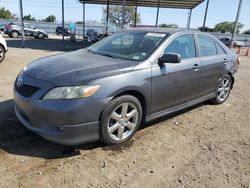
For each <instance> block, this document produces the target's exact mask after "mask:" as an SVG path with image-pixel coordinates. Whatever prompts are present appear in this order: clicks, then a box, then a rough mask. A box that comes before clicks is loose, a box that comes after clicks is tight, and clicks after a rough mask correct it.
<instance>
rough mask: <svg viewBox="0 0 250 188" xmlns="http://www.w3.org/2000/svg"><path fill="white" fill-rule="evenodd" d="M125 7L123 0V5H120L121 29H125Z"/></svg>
mask: <svg viewBox="0 0 250 188" xmlns="http://www.w3.org/2000/svg"><path fill="white" fill-rule="evenodd" d="M125 6H126V0H123V5H122V28H125Z"/></svg>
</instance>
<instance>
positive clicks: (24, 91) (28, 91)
mask: <svg viewBox="0 0 250 188" xmlns="http://www.w3.org/2000/svg"><path fill="white" fill-rule="evenodd" d="M15 89H16V91H17V92H18V93H19V94H21V95H22V96H24V97H26V98H29V97H31V96H32V95H34V94H35V93H36V92H37V91H38V90H39V89H40V88H39V87H35V86H31V85H22V86H17V85H16V83H15Z"/></svg>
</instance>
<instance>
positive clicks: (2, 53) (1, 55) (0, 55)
mask: <svg viewBox="0 0 250 188" xmlns="http://www.w3.org/2000/svg"><path fill="white" fill-rule="evenodd" d="M4 58H5V50H4V48H3V47H2V46H0V63H2V61H3V60H4Z"/></svg>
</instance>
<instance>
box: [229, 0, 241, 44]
mask: <svg viewBox="0 0 250 188" xmlns="http://www.w3.org/2000/svg"><path fill="white" fill-rule="evenodd" d="M241 5H242V0H239V6H238V11H237V15H236V19H235V24H234V31H233V34H232V38H231V47H233V41H234V38H235V34H236V33H237V29H238V22H239V17H240V12H241Z"/></svg>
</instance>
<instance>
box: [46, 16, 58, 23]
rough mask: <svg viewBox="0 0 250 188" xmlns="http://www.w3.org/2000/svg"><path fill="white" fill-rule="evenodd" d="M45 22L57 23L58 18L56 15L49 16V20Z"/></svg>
mask: <svg viewBox="0 0 250 188" xmlns="http://www.w3.org/2000/svg"><path fill="white" fill-rule="evenodd" d="M43 21H45V22H55V21H56V17H55V16H54V15H49V16H48V17H47V18H45V20H43Z"/></svg>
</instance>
